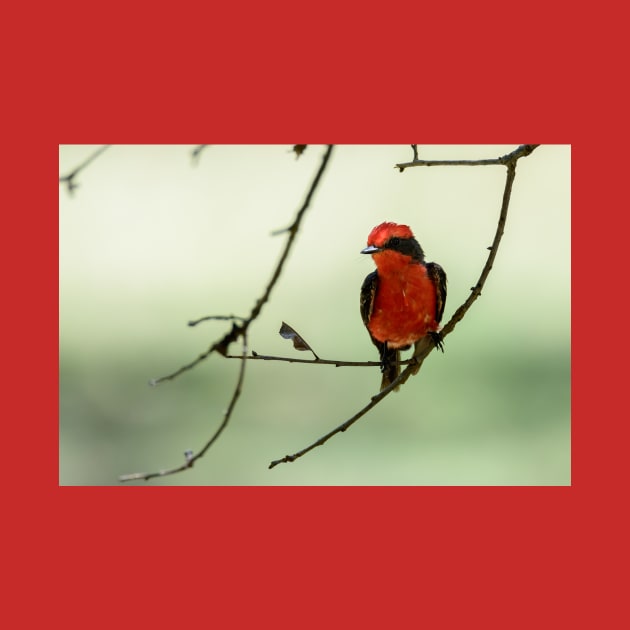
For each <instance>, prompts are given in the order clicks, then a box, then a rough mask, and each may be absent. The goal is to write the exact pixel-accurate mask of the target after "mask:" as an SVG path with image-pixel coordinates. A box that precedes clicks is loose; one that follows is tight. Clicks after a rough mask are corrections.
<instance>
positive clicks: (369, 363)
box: [225, 351, 411, 367]
mask: <svg viewBox="0 0 630 630" xmlns="http://www.w3.org/2000/svg"><path fill="white" fill-rule="evenodd" d="M225 358H226V359H238V360H239V361H242V360H243V359H245V360H247V361H285V362H286V363H309V364H311V365H334V366H335V367H380V366H381V362H380V361H342V360H338V359H321V358H319V357H317V358H316V359H296V358H294V357H276V356H271V355H266V354H258V353H257V352H253V351H252V353H251V354H250V355H248V356H246V357H242V356H241V355H240V354H227V355H226V356H225ZM410 361H411V359H408V360H406V361H399V362H398V365H405V364H407V363H409V362H410Z"/></svg>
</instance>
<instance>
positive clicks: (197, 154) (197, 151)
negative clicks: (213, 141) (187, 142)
mask: <svg viewBox="0 0 630 630" xmlns="http://www.w3.org/2000/svg"><path fill="white" fill-rule="evenodd" d="M209 146H210V145H209V144H198V145H197V146H196V147H195V148H194V149H193V150H192V152H191V154H190V155H191V157H192V162H193V164H194V165H195V166H197V164H199V158H200V157H201V152H202V151H203V150H204V149H205V148H206V147H209Z"/></svg>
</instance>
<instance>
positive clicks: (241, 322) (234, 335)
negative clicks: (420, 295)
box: [119, 145, 333, 481]
mask: <svg viewBox="0 0 630 630" xmlns="http://www.w3.org/2000/svg"><path fill="white" fill-rule="evenodd" d="M332 150H333V145H328V147H327V149H326V151H325V153H324V156H323V158H322V162H321V164H320V167H319V169H318V171H317V174H316V175H315V177H314V179H313V182H312V183H311V186H310V188H309V190H308V193H307V195H306V198H305V200H304V203H303V204H302V207H301V208H300V209H299V210H298V212H297V215H296V217H295V220H294V221H293V223H292V224H291V226H290V227H289V228H288V229H287V231H288V232H289V238H288V239H287V242H286V244H285V247H284V250H283V252H282V255H281V256H280V260H279V261H278V263H277V265H276V267H275V269H274V271H273V273H272V275H271V279H270V280H269V283H268V284H267V286H266V288H265V290H264V292H263V294H262V296H261V297H260V298H259V299H258V300H257V301H256V303H255V304H254V307H253V308H252V311H251V313H250V314H249V317H247V318H242V317H237V316H235V315H225V316H222V315H218V316H217V315H214V316H208V317H202V318H200V319H198V320H194V321H191V322H189V325H190V326H195V325H197V324H198V323H200V322H202V321H206V320H208V319H225V320H229V321H232V328H231V330H230V331H229V332H227V333H226V334H225V335H224V336H223V337H222V338H221V339H219V340H218V341H215V342H214V343H213V344H212V345H211V346H210V347H209V348H208V349H207V350H206V351H205V352H204V353H202V354H200V355H199V356H198V357H197V358H196V359H195V360H193V361H192V362H190V363H188V364H187V365H184V366H182V367H180V368H179V369H178V370H176V371H175V372H173V373H172V374H168V375H166V376H162V377H160V378H158V379H153V380H152V381H150V384H151V385H158V384H159V383H161V382H162V381H165V380H173V379H174V378H176V377H177V376H179V375H180V374H182V373H183V372H186V371H188V370H191V369H192V368H194V367H195V366H196V365H198V364H199V363H200V362H201V361H203V360H205V359H206V358H207V357H208V356H209V355H210V354H212V353H213V352H218V353H219V354H221V355H223V356H226V355H227V353H228V348H229V346H230V344H231V343H232V342H234V341H236V340H237V339H238V338H239V337H240V338H242V340H243V353H242V356H241V359H242V360H241V368H240V371H239V378H238V381H237V383H236V388H235V390H234V393H233V394H232V399H231V401H230V405H229V407H228V409H227V411H226V412H225V415H224V418H223V422H222V423H221V425H220V426H219V428H218V429H217V431H216V432H215V433H214V435H213V436H212V437H211V438H210V440H209V441H208V442H207V443H206V445H205V446H204V448H203V449H201V451H199V453H197V454H196V455H193V454H192V453H191V452H190V451H187V452H186V453H185V459H186V461H185V463H184V464H183V465H181V466H178V467H176V468H170V469H165V470H161V471H159V472H156V473H132V474H128V475H122V476H121V477H120V478H119V479H120V481H130V480H132V479H151V478H152V477H163V476H165V475H171V474H174V473H177V472H181V471H183V470H186V469H188V468H191V467H192V465H193V464H194V463H195V461H196V460H197V459H199V458H200V457H203V455H204V454H205V452H206V451H207V450H208V449H209V448H210V447H211V446H212V444H214V442H215V441H216V440H217V438H218V437H219V435H220V434H221V432H222V431H223V429H224V428H225V427H226V426H227V423H228V421H229V419H230V416H231V415H232V410H233V409H234V405H235V404H236V401H237V400H238V398H239V396H240V393H241V387H242V383H243V378H244V374H245V367H244V366H245V364H246V361H245V360H244V359H245V358H247V331H248V328H249V326H250V324H251V323H252V322H253V321H254V320H255V319H256V318H257V317H258V315H259V314H260V312H261V310H262V308H263V306H264V305H265V304H266V303H267V301H268V300H269V296H270V295H271V291H272V289H273V288H274V286H275V284H276V282H277V281H278V279H279V277H280V274H281V273H282V269H283V267H284V263H285V261H286V260H287V258H288V256H289V252H290V251H291V247H292V245H293V242H294V241H295V237H296V236H297V233H298V230H299V229H300V224H301V221H302V219H303V217H304V214H305V213H306V210H307V209H308V207H309V205H310V203H311V199H312V198H313V194H314V193H315V191H316V190H317V187H318V185H319V182H320V181H321V177H322V175H323V173H324V171H325V170H326V166H327V165H328V162H329V160H330V156H331V154H332Z"/></svg>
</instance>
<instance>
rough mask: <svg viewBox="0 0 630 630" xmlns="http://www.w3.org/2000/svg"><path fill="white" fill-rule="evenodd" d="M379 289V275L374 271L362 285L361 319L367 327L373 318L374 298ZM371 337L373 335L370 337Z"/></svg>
mask: <svg viewBox="0 0 630 630" xmlns="http://www.w3.org/2000/svg"><path fill="white" fill-rule="evenodd" d="M377 288H378V273H376V271H373V272H372V273H371V274H369V275H368V276H367V278H366V279H365V280H364V281H363V284H362V285H361V301H360V307H361V319H362V320H363V323H364V324H365V325H366V326H367V325H368V322H369V321H370V317H371V316H372V309H373V308H374V296H375V295H376V289H377ZM370 336H371V335H370Z"/></svg>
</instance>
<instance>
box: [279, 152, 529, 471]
mask: <svg viewBox="0 0 630 630" xmlns="http://www.w3.org/2000/svg"><path fill="white" fill-rule="evenodd" d="M537 146H538V145H531V144H530V145H521V146H520V147H518V149H516V150H515V151H513V152H512V153H509V154H508V155H506V156H503V157H501V158H497V160H494V161H493V162H491V163H492V164H502V165H505V166H507V176H506V181H505V188H504V190H503V199H502V202H501V211H500V213H499V220H498V222H497V229H496V232H495V235H494V240H493V242H492V245H491V247H489V248H488V249H489V250H490V253H489V255H488V258H487V260H486V264H485V265H484V267H483V269H482V271H481V275H480V276H479V280H477V284H476V285H475V286H474V287H472V293H471V294H470V295H469V296H468V298H467V299H466V301H465V302H464V303H463V304H462V305H461V306H460V307H459V308H458V309H457V310H456V311H455V313H454V314H453V316H452V317H451V319H450V320H449V321H448V323H447V324H446V325H445V326H444V327H443V328H442V330H441V331H440V334H441V337H442V339H443V338H444V337H446V336H447V335H449V334H450V333H451V332H452V331H453V329H454V328H455V326H456V325H457V323H458V322H459V321H460V320H461V319H462V318H463V317H464V315H465V314H466V312H467V311H468V309H469V308H470V306H471V305H472V303H473V302H474V301H475V300H476V299H477V298H478V297H479V296H480V295H481V289H482V288H483V285H484V283H485V281H486V278H487V277H488V274H489V273H490V270H491V269H492V264H493V262H494V259H495V257H496V254H497V251H498V248H499V243H500V242H501V237H502V236H503V231H504V228H505V221H506V218H507V212H508V207H509V205H510V196H511V194H512V184H513V183H514V178H515V177H516V163H517V161H518V160H519V159H520V158H521V157H524V156H526V155H529V154H530V153H531V152H532V151H533V150H534V149H535V148H536V147H537ZM478 162H484V163H486V161H485V160H481V161H478ZM461 163H465V164H469V162H467V161H466V162H464V161H457V164H461ZM453 164H455V162H449V163H448V165H453ZM409 165H414V166H417V165H424V166H431V165H433V164H428V163H426V162H422V164H420V161H419V160H418V161H416V162H412V163H410V164H409ZM397 166H398V167H400V166H403V167H404V166H405V165H397ZM401 170H402V169H401ZM434 347H435V346H434V343H433V341H432V340H431V339H430V337H429V336H425V337H423V338H422V339H420V340H419V341H418V342H417V343H416V346H415V351H414V359H413V360H412V362H411V363H410V365H408V366H407V367H406V368H405V369H404V370H403V371H402V372H401V373H400V374H399V376H398V377H397V378H396V379H395V380H394V381H392V383H391V384H390V385H389V386H388V387H386V388H385V389H383V390H382V391H381V392H379V393H378V394H376V395H375V396H373V397H372V398H371V400H370V402H369V403H368V404H367V405H365V406H364V407H363V408H362V409H360V410H359V411H358V412H357V413H355V414H354V415H353V416H352V417H350V418H348V420H346V421H345V422H342V423H341V424H340V425H338V426H337V427H335V428H334V429H333V430H332V431H330V432H329V433H327V434H326V435H324V436H323V437H321V438H319V439H318V440H316V441H315V442H313V443H312V444H310V445H309V446H307V447H305V448H303V449H302V450H300V451H297V452H296V453H293V454H292V455H285V456H284V457H283V458H281V459H276V460H274V461H272V462H271V464H270V465H269V468H274V467H275V466H277V465H278V464H285V463H290V462H294V461H295V460H296V459H298V458H300V457H302V456H303V455H305V454H306V453H308V452H309V451H311V450H313V449H314V448H316V447H318V446H321V445H322V444H324V443H325V442H327V441H328V440H329V439H330V438H331V437H333V435H336V434H337V433H342V432H343V431H345V430H346V429H348V428H349V427H350V426H352V425H353V424H354V423H355V422H356V421H357V420H358V419H359V418H361V417H362V416H364V415H365V414H366V413H367V412H368V411H370V409H372V408H373V407H375V406H376V405H377V404H378V403H379V402H381V400H383V399H384V398H385V397H386V396H388V395H389V394H390V393H391V392H392V391H394V389H396V388H397V387H398V386H399V385H402V384H403V383H405V382H406V381H407V379H408V378H409V377H410V376H412V375H414V374H417V373H418V372H419V370H420V367H421V366H422V363H423V361H424V359H425V358H426V357H427V356H428V355H429V353H430V352H431V351H432V350H433V348H434ZM311 362H312V361H311Z"/></svg>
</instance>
